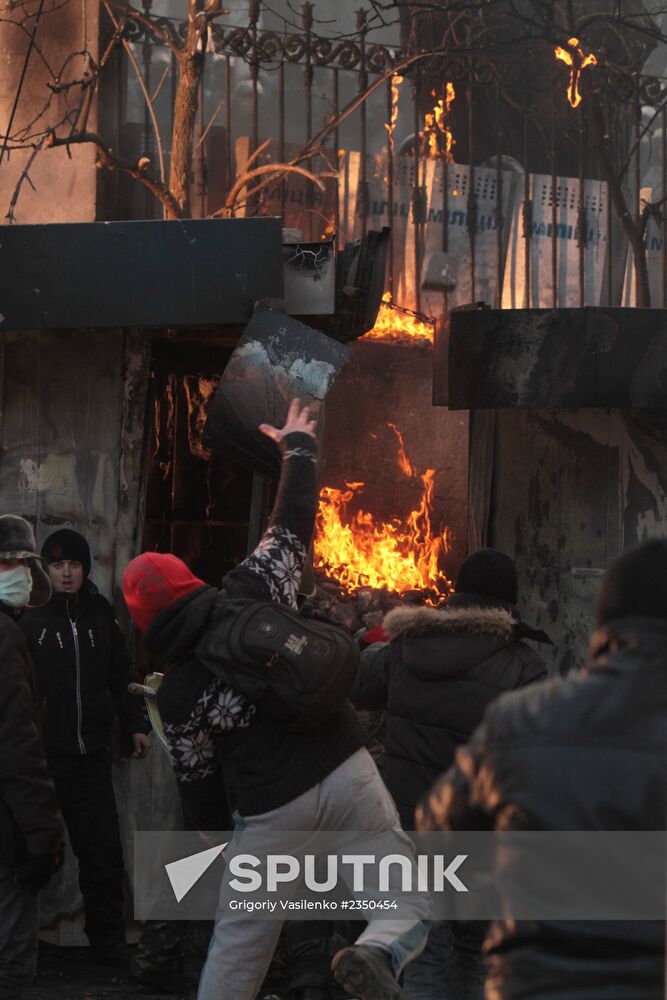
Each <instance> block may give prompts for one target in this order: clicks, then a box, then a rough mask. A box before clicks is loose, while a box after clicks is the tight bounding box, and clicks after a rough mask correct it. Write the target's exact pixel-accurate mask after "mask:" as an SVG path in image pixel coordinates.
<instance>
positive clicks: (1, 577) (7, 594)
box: [0, 566, 32, 608]
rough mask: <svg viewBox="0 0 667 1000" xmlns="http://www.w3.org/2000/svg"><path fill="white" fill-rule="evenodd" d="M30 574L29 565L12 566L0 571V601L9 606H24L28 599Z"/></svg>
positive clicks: (30, 583) (30, 585)
mask: <svg viewBox="0 0 667 1000" xmlns="http://www.w3.org/2000/svg"><path fill="white" fill-rule="evenodd" d="M31 591H32V574H31V572H30V567H29V566H14V568H13V569H6V570H4V571H3V572H0V601H2V603H3V604H9V606H10V607H11V608H24V607H25V606H26V604H27V603H28V601H29V600H30V592H31Z"/></svg>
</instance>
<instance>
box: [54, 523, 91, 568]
mask: <svg viewBox="0 0 667 1000" xmlns="http://www.w3.org/2000/svg"><path fill="white" fill-rule="evenodd" d="M42 558H43V559H44V562H45V563H46V565H47V566H48V565H49V563H54V562H63V561H64V560H66V559H69V560H72V561H76V562H80V563H81V566H82V567H83V575H84V579H85V578H86V577H87V576H88V574H89V573H90V546H89V545H88V542H87V541H86V539H85V538H84V537H83V535H80V534H79V532H78V531H74V530H73V529H72V528H60V529H59V530H58V531H54V532H53V534H52V535H49V537H48V538H47V539H46V541H45V542H44V544H43V545H42Z"/></svg>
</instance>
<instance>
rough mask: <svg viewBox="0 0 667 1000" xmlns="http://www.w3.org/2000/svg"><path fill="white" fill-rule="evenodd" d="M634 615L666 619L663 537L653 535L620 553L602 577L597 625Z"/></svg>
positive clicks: (666, 569) (666, 558)
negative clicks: (653, 536) (647, 540)
mask: <svg viewBox="0 0 667 1000" xmlns="http://www.w3.org/2000/svg"><path fill="white" fill-rule="evenodd" d="M635 617H641V618H663V619H667V539H663V538H653V539H651V541H649V542H644V543H643V544H642V545H638V546H636V547H635V548H632V549H628V550H627V552H623V553H622V554H621V555H620V556H618V558H617V559H615V560H614V561H613V562H612V563H611V564H610V565H609V567H608V569H607V572H606V573H605V575H604V577H603V579H602V584H601V586H600V592H599V594H598V599H597V605H596V613H595V618H596V624H597V625H598V627H599V626H601V625H607V624H609V623H610V622H613V621H615V620H616V619H618V618H635Z"/></svg>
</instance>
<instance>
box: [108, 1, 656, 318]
mask: <svg viewBox="0 0 667 1000" xmlns="http://www.w3.org/2000/svg"><path fill="white" fill-rule="evenodd" d="M151 7H152V3H151V0H144V9H145V10H146V12H147V13H150V12H151ZM255 7H256V8H258V7H259V5H258V4H256V5H255ZM314 10H315V8H314V6H313V5H312V4H310V3H305V4H303V5H302V8H301V24H300V25H299V26H298V30H297V29H295V27H294V26H288V28H285V30H282V31H277V30H265V29H263V28H262V22H261V18H260V19H259V20H251V21H250V22H249V26H245V27H244V26H239V25H232V24H227V23H226V21H225V18H224V17H221V18H220V19H219V20H218V21H216V22H215V24H214V25H213V26H212V30H211V32H210V36H209V39H208V44H207V54H206V63H205V71H204V74H203V78H202V83H201V90H200V101H199V113H198V115H199V117H198V129H197V137H196V143H195V162H194V177H193V211H194V212H195V214H197V215H201V216H204V215H207V214H211V213H213V212H215V211H216V210H218V209H220V207H221V206H222V205H223V204H224V199H225V197H226V194H227V192H228V191H229V189H230V186H231V184H232V182H233V179H234V177H235V176H236V175H237V174H238V172H239V171H240V170H241V169H242V168H243V165H244V163H247V161H248V158H249V157H250V156H252V154H253V153H254V151H255V150H257V149H258V147H259V146H260V145H261V144H262V143H263V142H265V140H267V139H271V145H270V148H269V149H268V150H267V151H266V153H265V154H264V157H265V158H273V160H274V161H277V162H285V161H289V160H290V159H292V158H293V157H294V156H295V155H296V154H297V153H298V151H299V149H301V148H303V147H304V146H305V145H306V144H307V142H308V141H309V140H310V139H311V138H312V137H313V135H314V134H315V133H316V132H317V130H318V128H319V126H320V124H321V122H322V120H323V119H324V118H325V117H326V116H327V115H333V116H334V117H337V116H338V115H339V114H340V112H341V110H342V109H344V108H345V107H347V106H349V104H350V102H351V101H353V100H354V99H355V97H356V98H359V97H361V95H363V94H365V93H366V92H367V90H368V88H369V87H370V86H371V85H373V84H374V83H375V84H378V83H379V85H378V86H377V87H376V88H375V89H374V90H373V92H372V93H371V94H370V95H369V96H368V98H367V99H366V100H363V101H360V102H359V103H358V107H356V109H355V110H354V111H353V112H352V113H350V114H349V115H347V116H346V117H345V118H344V120H342V121H340V122H339V124H337V125H336V126H335V127H333V128H332V129H331V131H330V132H329V133H328V134H327V136H326V138H325V140H324V141H323V143H322V149H321V155H319V156H317V157H313V158H311V159H310V160H309V161H308V163H307V164H306V165H307V166H309V167H310V168H312V169H313V170H314V172H316V173H318V172H319V173H320V174H322V175H323V180H324V186H325V190H324V192H319V191H316V190H315V189H314V188H313V185H312V184H308V183H306V182H304V181H302V180H299V181H292V180H285V179H283V180H282V181H281V182H280V183H279V184H276V185H275V188H274V189H273V190H271V191H269V192H268V193H267V194H266V195H264V196H263V197H262V199H261V200H258V201H256V202H255V203H253V204H247V205H245V206H243V207H242V209H241V211H242V212H243V211H245V212H248V213H251V214H252V213H254V212H271V213H272V214H276V213H281V214H282V215H283V217H284V219H285V223H286V224H287V225H290V226H294V227H296V228H298V229H300V230H301V231H302V232H303V233H304V236H305V237H306V238H309V239H319V238H321V237H322V236H324V235H326V234H328V233H330V232H332V231H336V232H337V233H339V234H340V236H339V239H340V240H341V242H342V241H344V240H345V239H351V238H356V237H358V236H360V235H362V234H363V233H364V232H365V231H366V230H367V229H368V228H377V227H378V226H379V225H382V224H389V225H391V226H392V230H393V237H392V247H391V252H390V260H389V273H388V278H387V287H388V290H389V291H390V292H392V293H393V296H394V299H395V301H397V302H398V303H399V304H401V305H405V306H407V307H410V308H412V309H414V310H416V311H417V312H419V313H424V314H426V315H430V316H435V315H437V314H438V313H439V312H441V311H442V308H443V306H444V307H445V308H448V307H451V306H453V305H461V304H463V303H465V302H469V301H475V300H484V301H486V302H487V303H488V304H489V305H492V306H496V307H498V306H500V307H505V308H507V307H545V308H552V307H563V306H583V305H597V304H600V305H633V304H637V302H639V303H640V304H648V302H647V301H646V297H645V296H644V298H643V299H642V297H641V294H639V295H638V291H637V282H636V279H635V276H634V272H633V266H632V264H633V254H632V252H631V249H630V246H629V240H628V236H629V234H630V233H631V231H634V232H635V233H636V234H639V237H638V241H637V243H638V245H639V246H640V247H643V248H644V250H642V251H641V252H642V253H645V264H646V269H647V273H648V277H647V283H648V286H649V288H650V304H651V305H654V306H667V213H665V212H662V211H661V202H662V199H664V198H665V196H667V110H666V106H665V105H666V94H667V87H666V84H667V81H666V80H663V79H662V78H659V77H655V76H652V77H640V76H638V75H636V74H631V73H622V72H620V71H614V72H612V71H610V70H608V69H604V68H602V67H591V68H590V69H587V70H586V71H585V72H584V71H582V73H581V79H580V80H579V81H578V82H579V84H580V86H581V90H582V100H581V103H580V104H579V106H578V107H576V108H573V107H571V106H570V104H569V103H568V70H567V67H565V66H563V64H562V63H560V62H558V61H557V59H556V58H555V54H554V52H553V49H550V48H548V47H545V46H542V47H541V48H535V49H534V50H533V51H531V53H530V54H529V56H528V57H523V56H521V57H519V56H518V55H517V56H505V57H503V59H502V60H496V61H495V62H494V61H490V60H489V59H483V58H481V57H477V56H475V55H474V54H473V55H466V56H464V57H461V58H451V59H449V60H448V62H447V63H446V64H442V63H438V64H434V63H433V60H431V61H430V63H429V61H428V60H424V62H423V63H417V64H416V65H414V66H412V67H411V68H410V70H409V71H408V72H406V73H404V74H402V76H403V82H402V84H399V83H398V81H397V79H396V76H392V72H393V71H394V70H397V68H398V69H400V67H401V64H402V61H403V56H402V54H401V52H400V51H399V50H398V48H396V47H392V46H387V45H384V44H380V43H378V42H377V41H374V40H373V38H372V33H371V32H369V29H368V19H367V15H366V13H365V12H364V10H363V9H360V10H359V11H357V12H356V30H355V31H354V32H353V33H352V34H350V35H348V36H347V37H342V38H328V37H324V36H323V35H320V34H317V33H316V32H315V30H314V25H315V23H316V22H315V19H314ZM256 12H257V11H255V13H256ZM160 23H161V25H162V27H163V28H164V29H165V30H166V31H168V32H169V33H170V34H171V35H172V36H173V37H174V38H176V39H178V38H180V37H182V31H183V24H182V23H181V22H179V21H178V20H176V19H173V18H168V17H165V18H163V19H162V20H161V22H160ZM126 37H127V39H128V40H129V41H130V43H131V51H132V53H133V54H134V57H135V60H136V65H135V66H133V65H132V63H131V61H130V60H129V59H128V58H127V57H124V59H123V62H122V65H121V66H120V68H119V71H118V76H117V81H116V86H115V88H112V87H109V86H107V89H106V90H103V91H102V99H103V101H104V102H105V104H106V107H107V109H108V108H110V107H112V108H113V112H112V113H113V114H114V115H115V116H116V122H115V128H116V134H117V136H118V143H119V147H120V148H121V150H122V151H123V152H127V153H130V154H132V153H135V154H137V155H140V154H142V153H148V154H149V155H153V156H154V155H155V146H156V141H155V130H154V128H153V126H152V124H151V117H150V115H149V113H148V109H147V107H146V102H145V100H144V98H143V95H142V90H141V87H140V86H139V82H138V80H137V70H139V72H140V73H141V75H142V77H143V81H144V84H145V87H146V89H147V91H148V92H149V93H150V94H151V95H153V103H154V107H155V112H156V116H157V119H158V122H159V125H160V130H161V133H162V142H163V145H164V147H165V155H166V162H167V166H168V137H169V134H170V129H171V113H172V107H173V100H174V94H175V86H176V79H177V77H176V66H175V58H174V56H173V54H172V53H171V52H170V50H169V49H168V48H167V47H166V46H163V45H160V44H159V43H158V42H157V41H156V39H155V37H154V36H153V35H152V34H151V33H150V32H148V31H146V30H145V28H144V27H143V26H142V24H140V23H138V22H137V21H133V20H131V19H130V20H129V21H128V22H127V26H126ZM448 86H449V87H451V88H452V90H451V91H450V90H449V89H448ZM452 92H453V93H454V94H455V97H454V98H453V99H452V100H451V102H449V96H450V95H451V93H452ZM440 102H442V103H440ZM448 102H449V103H450V107H449V110H448V111H447V105H448ZM437 108H441V109H442V110H444V116H443V115H440V119H439V121H438V114H437V112H436V109H437ZM596 109H597V115H598V117H597V118H596ZM429 111H430V113H431V114H432V115H433V117H434V118H435V119H436V120H435V122H434V121H433V120H432V121H431V124H430V132H429V127H428V126H425V118H426V115H427V114H429ZM106 113H107V115H108V114H109V111H108V110H107V112H106ZM600 115H601V116H602V117H601V118H600ZM601 123H602V124H601ZM430 137H433V138H430ZM448 137H449V138H448ZM603 137H604V142H603ZM450 144H451V149H449V150H448V147H449V146H450ZM603 146H605V148H606V165H605V159H604V156H602V155H601V151H602V147H603ZM327 175H336V176H335V177H332V176H327ZM114 197H115V203H114V204H113V205H111V206H107V209H106V211H107V217H109V216H111V215H114V214H115V215H116V217H118V216H124V217H145V216H147V215H148V216H150V215H155V214H157V213H158V211H159V206H157V205H156V204H155V203H154V202H152V200H151V199H150V196H148V195H146V194H145V192H143V191H142V190H141V189H140V188H138V187H137V186H133V185H132V182H131V181H127V182H123V186H121V187H120V188H119V189H118V190H117V191H116V192H115V196H114ZM624 206H625V208H626V209H627V219H626V222H625V224H623V223H622V222H621V217H622V216H623V214H624ZM628 220H629V221H628ZM633 227H634V228H633ZM635 250H636V247H635ZM438 254H441V255H444V256H443V257H442V259H440V258H437V260H438V261H439V262H440V263H441V264H442V266H443V267H444V268H445V270H447V268H448V267H451V269H452V273H451V274H450V275H449V278H448V279H447V281H445V282H444V284H443V287H442V288H441V289H438V288H437V287H434V286H433V283H432V281H431V285H430V286H429V285H428V281H427V287H426V289H425V288H424V287H423V285H424V280H425V275H427V273H428V271H429V262H432V259H433V256H434V255H436V256H437V255H438ZM441 270H442V268H441ZM436 271H437V267H436ZM436 286H437V282H436Z"/></svg>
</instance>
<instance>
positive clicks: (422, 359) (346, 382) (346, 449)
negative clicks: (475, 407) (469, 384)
mask: <svg viewBox="0 0 667 1000" xmlns="http://www.w3.org/2000/svg"><path fill="white" fill-rule="evenodd" d="M431 380H432V354H431V352H430V351H429V350H425V349H422V348H415V347H397V346H394V345H389V344H379V343H374V342H360V341H357V342H355V343H354V344H353V345H352V357H351V359H350V361H349V363H348V364H347V365H346V366H345V368H344V369H343V371H342V372H341V374H340V376H339V377H338V379H337V381H336V382H335V384H334V386H333V389H332V390H331V392H330V394H329V396H328V397H327V404H326V429H325V439H324V449H323V462H322V474H321V483H322V485H327V486H334V487H337V488H340V487H342V486H344V484H345V483H346V482H365V483H366V484H367V486H366V489H365V490H364V493H363V495H362V498H361V499H363V503H364V509H365V510H369V511H371V512H373V514H375V516H376V517H377V518H382V519H389V518H390V517H392V516H399V517H405V516H406V515H407V514H408V512H409V511H410V510H412V509H413V508H414V507H415V506H416V505H417V503H418V500H419V496H420V492H421V486H420V484H419V482H416V481H415V480H411V479H409V478H406V477H404V476H402V475H401V473H400V471H399V467H398V460H397V454H398V449H397V441H396V436H395V434H394V433H393V431H391V429H390V428H389V427H388V426H387V425H388V424H389V423H394V424H396V426H397V427H398V428H399V430H400V431H401V432H402V434H403V437H404V441H405V451H406V454H407V456H408V458H409V459H410V461H411V463H412V464H413V465H414V466H416V468H417V469H419V471H420V472H422V473H423V472H424V471H425V470H426V469H428V468H433V469H435V470H436V476H435V494H434V518H433V521H434V525H438V524H439V525H441V526H442V527H444V526H445V525H446V526H448V527H449V528H450V530H451V534H452V548H451V552H450V554H449V557H448V558H447V560H446V571H447V575H448V576H449V577H452V576H453V575H454V574H455V573H456V569H457V567H458V565H459V563H460V561H461V559H462V558H464V557H465V555H466V546H467V509H468V504H467V489H468V416H467V413H463V412H458V413H450V412H449V411H448V410H447V409H446V407H442V406H437V407H436V406H432V404H431Z"/></svg>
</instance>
